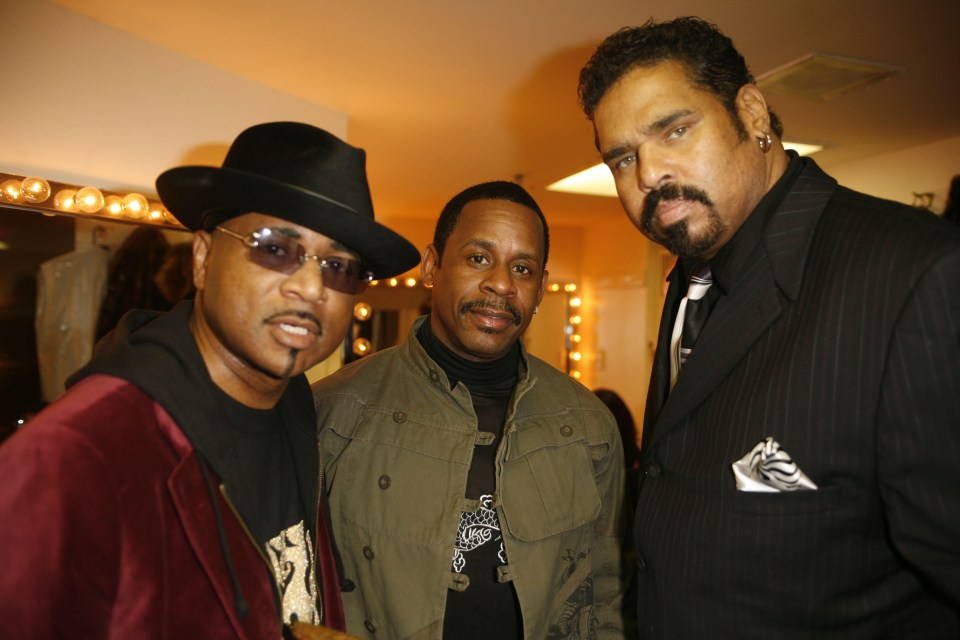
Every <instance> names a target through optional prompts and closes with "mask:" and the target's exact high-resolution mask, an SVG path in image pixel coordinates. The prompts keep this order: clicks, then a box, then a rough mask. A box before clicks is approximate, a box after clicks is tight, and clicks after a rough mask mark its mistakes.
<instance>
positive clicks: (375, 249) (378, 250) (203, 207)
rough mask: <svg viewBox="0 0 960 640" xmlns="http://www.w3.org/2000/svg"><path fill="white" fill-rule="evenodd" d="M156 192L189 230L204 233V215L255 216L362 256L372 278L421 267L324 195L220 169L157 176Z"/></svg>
mask: <svg viewBox="0 0 960 640" xmlns="http://www.w3.org/2000/svg"><path fill="white" fill-rule="evenodd" d="M157 193H158V194H159V195H160V199H161V200H162V201H163V204H164V206H165V207H166V208H167V210H168V211H169V212H170V213H171V214H172V215H173V216H174V217H175V218H176V219H177V220H178V221H180V223H181V224H182V225H183V226H185V227H187V228H188V229H190V230H192V231H197V230H199V229H202V228H203V225H204V219H203V218H204V214H205V213H206V212H208V211H212V210H216V209H233V210H236V211H238V212H257V213H263V214H266V215H269V216H274V217H277V218H282V219H284V220H288V221H290V222H292V223H294V224H298V225H300V226H303V227H306V228H308V229H312V230H313V231H316V232H317V233H322V234H323V235H325V236H327V237H329V238H332V239H334V240H336V241H337V242H340V243H342V244H343V245H345V246H346V247H348V248H349V249H351V250H352V251H355V252H356V253H357V254H358V255H359V256H360V259H361V261H362V262H363V264H364V267H365V268H367V269H369V270H370V271H372V272H373V275H374V278H376V279H382V278H390V277H393V276H396V275H399V274H401V273H404V272H406V271H408V270H409V269H412V268H413V267H415V266H417V264H418V263H419V262H420V252H419V251H417V248H416V247H415V246H413V244H411V243H410V242H409V241H408V240H407V239H406V238H404V237H403V236H401V235H400V234H398V233H396V232H394V231H392V230H390V229H389V228H387V227H385V226H383V225H382V224H380V223H378V222H376V221H375V220H374V219H373V218H372V217H369V216H366V215H364V214H362V213H358V212H356V211H354V210H352V209H351V208H349V207H347V206H346V205H344V204H341V203H339V202H336V201H335V200H331V199H329V198H326V197H324V196H323V195H322V194H319V193H314V192H312V191H308V190H306V189H301V188H299V187H297V186H294V185H289V184H286V183H283V182H278V181H276V180H272V179H270V178H267V177H263V176H260V175H257V174H253V173H248V172H245V171H237V170H235V169H229V168H220V167H204V166H188V167H177V168H175V169H170V170H168V171H165V172H164V173H162V174H160V176H159V177H158V178H157Z"/></svg>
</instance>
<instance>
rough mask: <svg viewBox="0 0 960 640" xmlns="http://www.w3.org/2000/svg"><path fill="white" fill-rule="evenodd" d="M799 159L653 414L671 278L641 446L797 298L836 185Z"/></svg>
mask: <svg viewBox="0 0 960 640" xmlns="http://www.w3.org/2000/svg"><path fill="white" fill-rule="evenodd" d="M800 161H801V162H804V163H805V166H804V168H803V170H802V172H801V174H800V175H799V176H798V177H797V180H796V182H795V183H794V185H793V187H792V188H791V189H790V191H789V193H788V194H787V195H786V197H784V199H783V202H781V204H780V206H778V207H777V210H776V211H775V212H774V214H773V215H772V216H771V218H770V220H769V221H768V222H767V225H766V227H765V229H764V237H763V241H762V242H761V243H759V244H758V245H757V247H756V248H755V249H754V252H753V255H752V257H751V258H750V260H749V261H748V264H747V267H746V269H745V271H744V273H743V274H742V275H741V276H740V278H739V279H738V281H737V282H736V283H735V284H734V285H733V286H732V287H731V291H730V292H729V293H728V294H727V295H725V296H722V297H721V298H720V300H719V301H718V302H717V304H716V306H715V307H714V309H713V311H712V312H711V315H710V319H709V321H708V322H707V324H706V326H705V327H704V330H703V333H701V334H700V337H699V338H698V340H697V348H696V351H697V353H696V354H695V356H694V357H692V358H690V360H689V361H688V362H687V364H686V365H685V366H684V368H683V373H682V375H681V376H680V377H679V378H678V380H677V384H676V386H675V387H674V389H673V391H672V392H670V394H669V395H668V396H666V400H665V401H664V402H663V404H662V407H659V411H657V410H656V409H657V406H658V405H659V404H660V400H659V399H662V398H663V397H664V394H665V393H666V387H665V385H669V378H670V373H669V354H668V353H667V351H668V350H669V343H670V330H671V326H670V325H672V317H673V313H672V311H671V309H672V308H673V307H675V306H676V305H677V303H678V301H679V299H680V297H682V295H683V294H682V293H680V292H679V290H680V288H681V286H680V283H677V282H671V284H670V293H671V294H672V295H668V296H667V304H669V305H672V306H671V307H670V308H665V309H664V313H663V314H662V319H661V326H660V333H659V340H658V345H657V356H656V358H655V364H654V369H655V370H654V375H653V380H652V381H651V388H650V393H656V394H658V395H657V396H656V397H654V398H652V402H651V401H650V400H648V403H647V414H646V420H645V422H646V425H645V429H644V434H643V443H644V445H645V446H646V445H648V444H655V443H656V442H657V441H658V440H659V439H660V438H662V437H663V436H664V435H665V434H666V433H667V432H668V431H669V430H670V429H671V428H672V427H673V426H675V425H677V424H678V423H680V422H681V421H682V420H683V419H684V418H686V417H687V416H688V415H689V414H690V413H691V412H692V411H693V410H695V409H696V408H697V407H698V406H700V404H701V403H702V402H703V401H704V400H705V399H706V398H707V397H708V396H709V395H710V394H711V393H713V391H714V389H716V387H717V386H718V385H719V384H720V383H721V382H723V380H724V379H725V378H726V376H727V375H728V374H729V373H730V371H731V370H732V369H733V368H734V367H735V366H736V365H737V363H738V362H740V360H741V359H742V358H743V357H744V355H746V353H747V352H748V351H749V350H750V348H751V347H752V346H753V345H754V344H755V343H756V341H757V340H758V339H759V338H760V336H762V335H763V334H764V332H765V331H766V330H767V329H768V328H769V327H770V325H771V324H772V323H773V322H774V321H775V320H776V319H777V318H778V317H779V316H780V314H781V313H782V309H783V305H784V304H785V303H786V302H787V301H793V300H796V298H797V297H798V296H799V293H800V285H801V283H802V280H803V271H804V265H805V262H806V256H807V251H808V249H809V247H810V242H811V241H812V239H813V234H814V231H815V230H816V226H817V221H818V220H819V219H820V215H821V214H822V213H823V209H824V208H825V207H826V205H827V202H828V201H829V200H830V197H831V196H832V195H833V192H834V191H835V190H836V187H837V183H836V181H835V180H833V179H832V178H830V177H829V176H827V175H826V174H825V173H823V172H822V171H821V170H820V168H819V167H817V166H816V164H815V163H814V162H813V161H811V160H809V159H802V160H800ZM671 275H672V274H671ZM664 325H666V326H664ZM664 367H666V370H665V371H664ZM648 430H649V431H651V433H649V434H648V433H647V431H648Z"/></svg>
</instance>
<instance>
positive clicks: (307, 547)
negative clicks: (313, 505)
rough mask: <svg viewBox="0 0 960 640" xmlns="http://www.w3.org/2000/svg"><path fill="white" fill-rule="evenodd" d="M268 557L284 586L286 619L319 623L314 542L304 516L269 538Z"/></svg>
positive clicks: (281, 587) (281, 584) (284, 612)
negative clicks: (303, 518)
mask: <svg viewBox="0 0 960 640" xmlns="http://www.w3.org/2000/svg"><path fill="white" fill-rule="evenodd" d="M267 557H269V558H270V564H271V565H273V574H274V575H275V576H276V577H277V584H278V585H279V587H280V600H281V602H282V603H283V619H284V621H286V622H288V623H289V622H297V621H300V622H308V623H311V624H319V623H320V616H319V614H318V612H317V577H316V573H315V571H314V567H313V544H312V542H311V541H310V535H309V533H308V532H307V529H306V527H304V526H303V521H302V520H301V521H300V522H298V523H297V524H295V525H293V526H292V527H290V528H288V529H286V530H284V531H281V532H280V534H279V535H278V536H277V537H275V538H273V539H272V540H269V541H268V542H267Z"/></svg>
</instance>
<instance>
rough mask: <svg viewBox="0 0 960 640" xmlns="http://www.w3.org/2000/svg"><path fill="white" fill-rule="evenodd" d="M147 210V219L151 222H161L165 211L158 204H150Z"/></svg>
mask: <svg viewBox="0 0 960 640" xmlns="http://www.w3.org/2000/svg"><path fill="white" fill-rule="evenodd" d="M147 208H148V213H147V217H148V218H149V219H150V220H152V221H153V222H162V221H163V220H164V218H165V217H166V210H165V209H164V208H163V205H162V204H160V203H159V202H151V203H150V206H149V207H147Z"/></svg>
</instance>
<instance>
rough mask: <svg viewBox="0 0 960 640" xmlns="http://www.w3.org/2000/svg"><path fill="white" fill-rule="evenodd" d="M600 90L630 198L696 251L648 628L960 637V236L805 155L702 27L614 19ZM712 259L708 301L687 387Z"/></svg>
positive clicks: (649, 224)
mask: <svg viewBox="0 0 960 640" xmlns="http://www.w3.org/2000/svg"><path fill="white" fill-rule="evenodd" d="M580 100H581V104H582V105H583V107H584V110H585V112H586V114H587V116H588V117H589V118H590V119H591V120H592V122H593V125H594V130H595V133H596V143H597V147H598V149H599V151H600V153H601V154H602V156H603V159H604V162H605V163H606V164H607V165H608V166H609V167H610V169H611V171H612V172H613V175H614V178H615V180H616V184H617V190H618V193H619V196H620V200H621V203H622V204H623V207H624V209H625V210H626V212H627V215H628V216H629V217H630V219H631V220H632V221H633V222H634V224H635V225H636V226H637V227H638V228H639V229H640V230H641V232H643V233H644V235H646V236H647V237H648V238H650V239H651V240H653V241H655V242H658V243H660V244H662V245H664V246H666V247H667V248H669V249H670V250H671V251H672V252H674V253H676V254H678V256H679V260H678V263H677V266H676V268H675V269H674V270H673V272H672V273H671V274H670V286H669V290H668V293H667V296H666V302H665V306H664V310H663V316H662V320H661V326H660V335H659V343H658V346H657V354H656V358H655V363H654V370H653V376H652V380H651V383H650V391H649V397H648V400H647V410H646V415H645V420H644V431H643V446H642V452H641V453H642V468H643V472H644V473H643V479H642V480H641V486H640V495H639V502H638V508H637V513H636V528H635V538H636V543H637V556H638V583H639V589H638V590H639V602H638V616H639V620H638V622H639V624H640V627H641V637H644V638H669V639H671V640H678V639H684V638H697V639H702V638H777V639H780V638H844V639H847V638H881V637H884V638H885V637H890V638H958V637H960V613H958V612H960V606H958V603H960V344H958V343H960V230H958V229H957V228H956V227H955V226H951V225H948V224H946V223H944V222H943V221H942V220H939V219H937V217H936V216H933V215H931V214H929V213H925V212H920V211H917V210H914V209H911V208H909V207H906V206H903V205H899V204H896V203H893V202H888V201H883V200H878V199H875V198H872V197H869V196H866V195H863V194H859V193H855V192H853V191H850V190H848V189H846V188H844V187H841V186H838V185H837V183H836V181H835V180H834V179H832V178H831V177H829V176H828V175H826V174H825V173H824V172H823V171H821V170H820V169H819V168H818V167H817V165H816V164H815V163H814V162H813V161H811V160H809V159H803V158H799V157H797V156H796V155H795V154H792V153H787V152H785V151H784V149H783V147H782V145H781V142H780V136H781V134H782V127H781V125H780V122H779V120H778V118H777V117H776V116H775V115H774V114H773V113H772V112H771V111H770V110H769V109H768V107H767V104H766V101H765V99H764V96H763V95H762V94H761V93H760V91H759V90H758V89H757V87H756V86H755V85H754V83H753V78H752V76H751V75H750V73H749V71H748V70H747V67H746V64H745V62H744V60H743V58H742V56H741V55H740V54H739V53H738V52H737V51H736V49H735V48H734V47H733V44H732V42H731V41H730V40H729V39H728V38H727V37H726V36H724V35H723V34H721V33H720V32H719V31H718V30H717V29H716V27H714V26H713V25H710V24H707V23H705V22H703V21H700V20H697V19H694V18H681V19H677V20H674V21H671V22H667V23H660V24H657V23H654V22H652V21H651V22H649V23H647V24H646V25H644V26H643V27H639V28H635V29H625V30H621V31H620V32H617V33H616V34H613V35H612V36H610V37H609V38H608V39H607V40H606V41H605V42H604V43H603V44H601V45H600V47H599V48H598V49H597V51H596V52H595V54H594V55H593V57H592V58H591V60H590V62H589V63H588V64H587V65H586V66H585V67H584V69H583V70H582V71H581V75H580ZM703 264H705V265H706V266H708V267H709V270H710V272H711V273H712V284H710V285H709V286H708V287H709V288H708V289H707V296H705V297H704V299H705V300H707V299H709V300H710V301H711V302H712V310H711V311H710V312H709V317H708V320H707V322H706V324H705V326H704V327H703V329H702V331H701V332H700V334H699V338H697V342H696V345H695V347H693V350H692V352H691V353H690V355H689V357H688V359H687V360H686V362H685V363H683V365H682V370H680V369H679V366H676V367H675V369H676V370H675V371H674V372H673V378H674V381H672V380H671V377H672V374H671V353H670V352H671V336H672V334H673V332H674V323H675V320H676V317H677V315H678V313H679V309H680V307H681V302H683V304H684V306H686V305H687V302H688V301H686V300H682V299H683V298H684V296H685V292H686V290H687V281H688V280H689V278H690V274H691V271H693V270H694V268H695V267H696V268H698V269H699V268H701V267H700V266H698V265H703ZM698 273H699V272H698ZM711 290H712V292H711ZM690 297H691V298H693V295H692V294H691V296H690ZM686 331H687V330H686V329H684V330H683V332H684V333H685V332H686ZM678 335H679V334H678ZM778 470H779V471H783V472H784V473H785V474H786V475H787V476H788V477H785V478H780V477H778V474H777V472H778Z"/></svg>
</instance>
